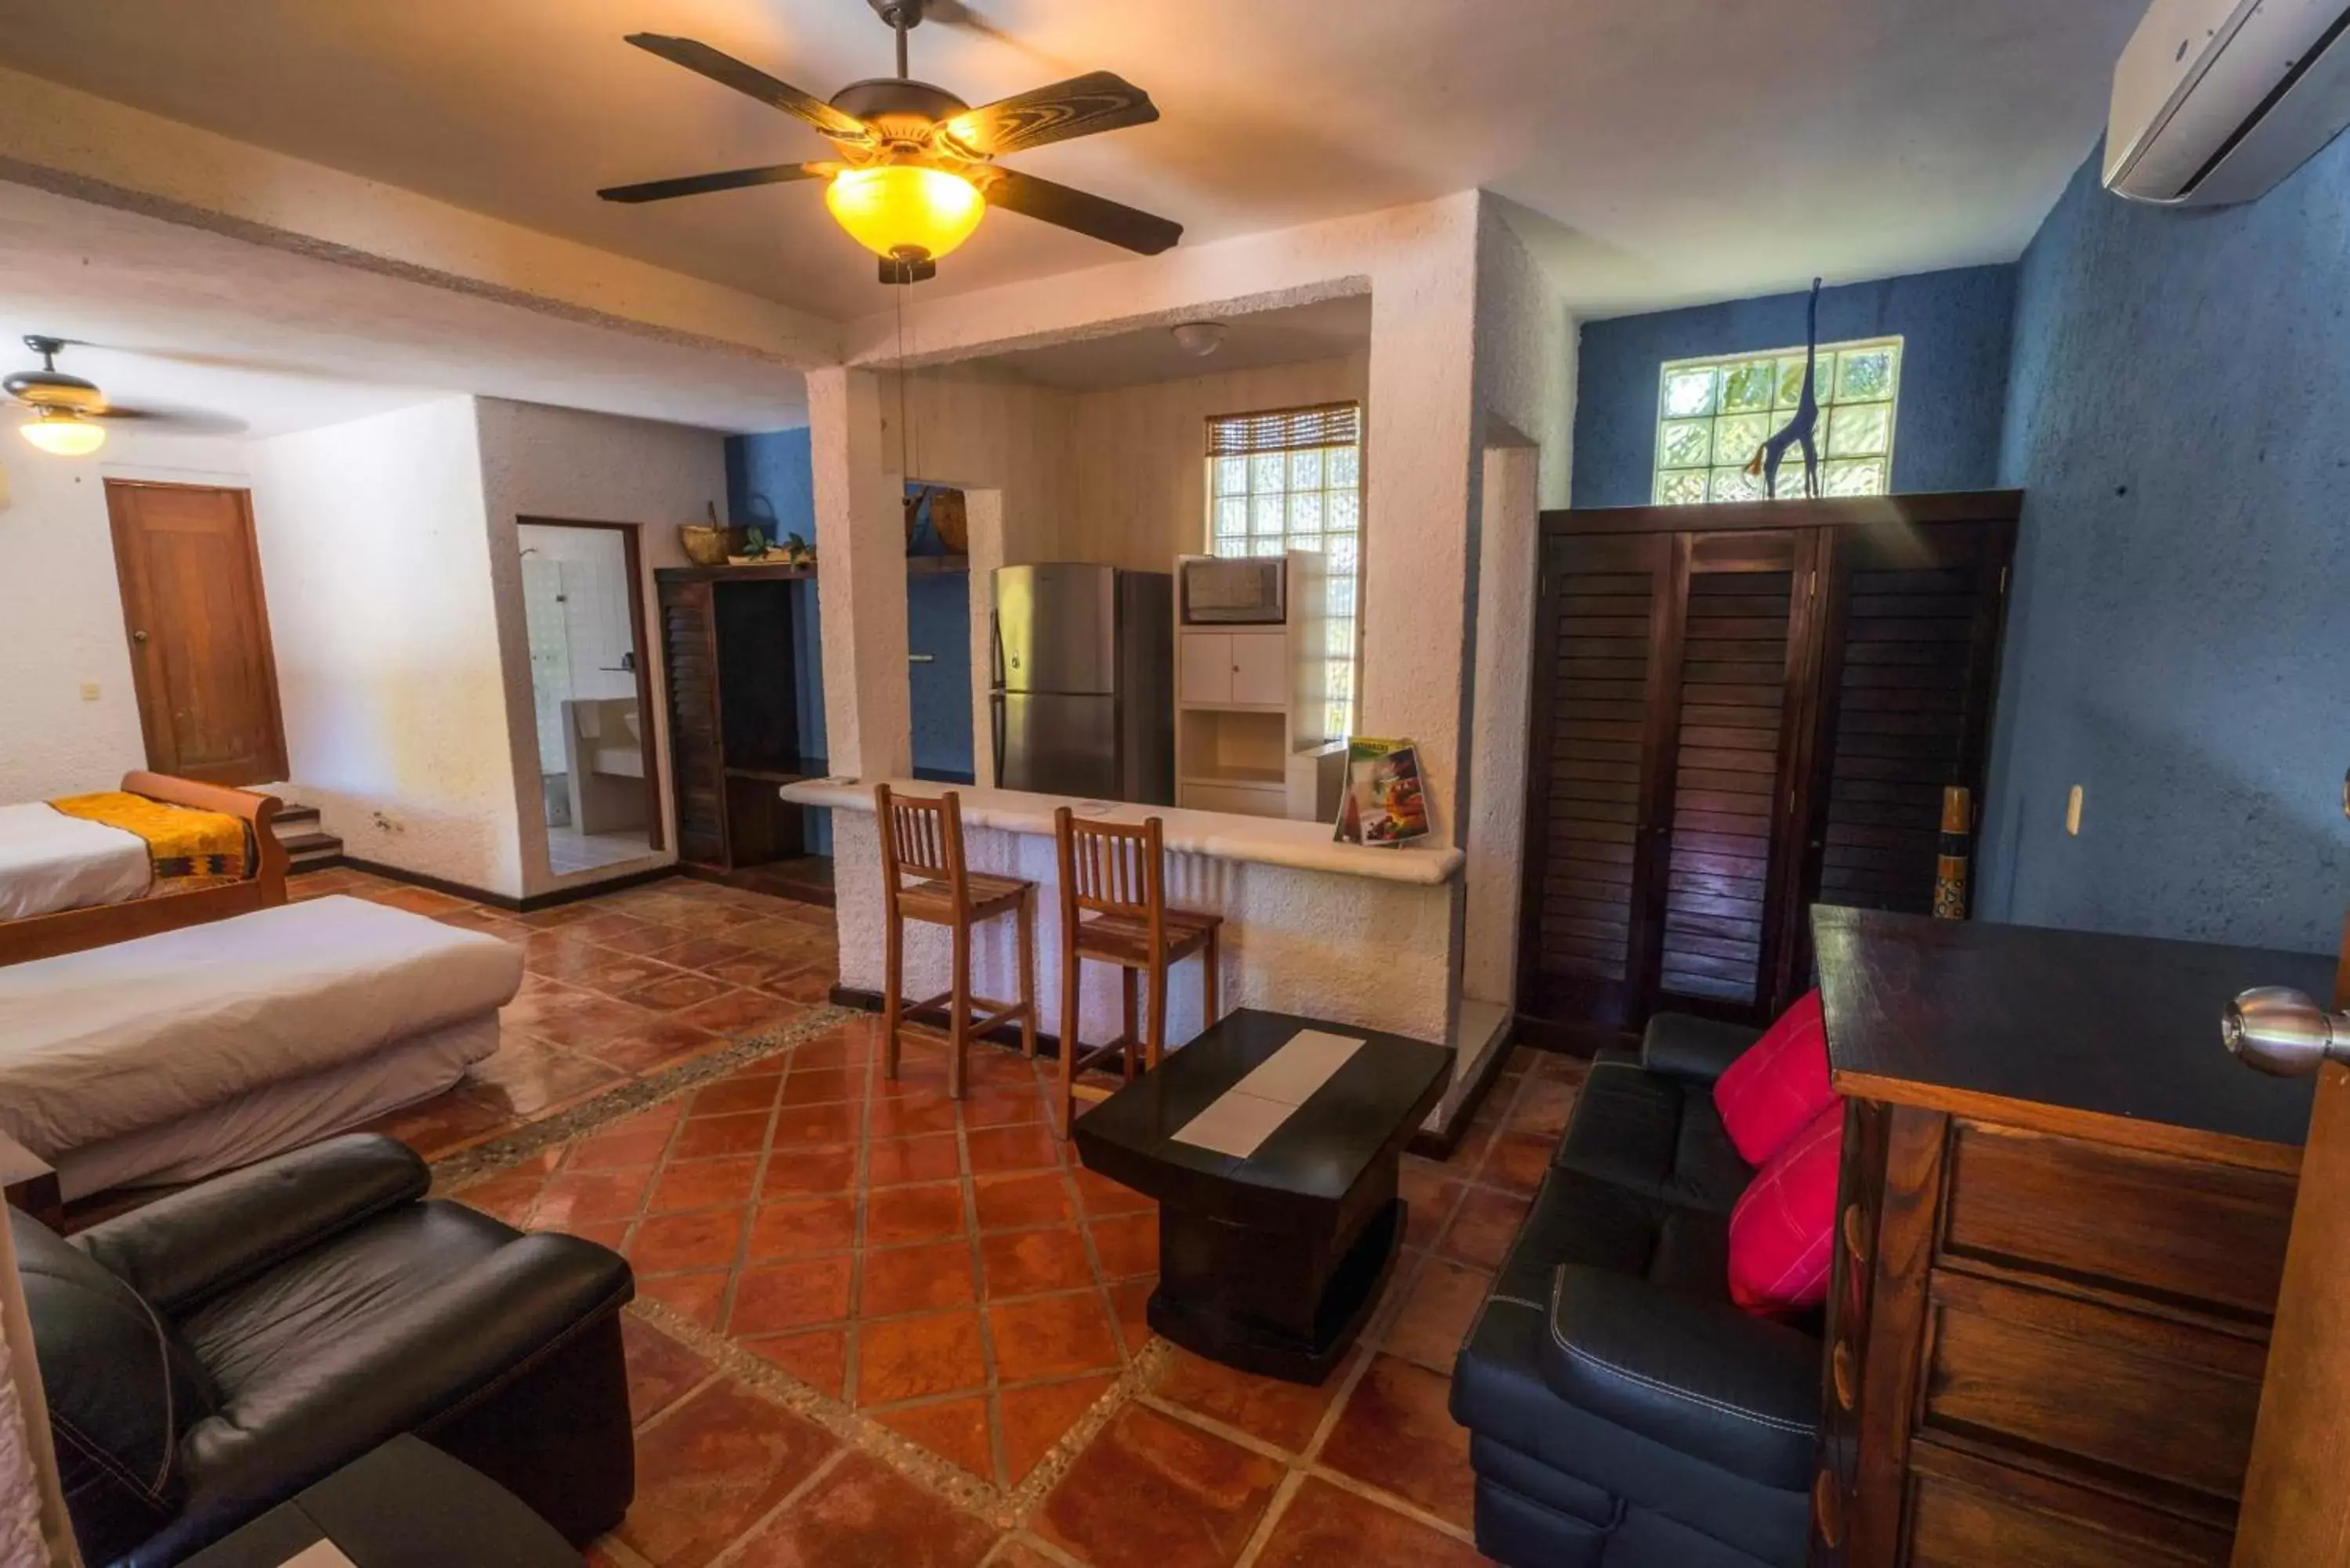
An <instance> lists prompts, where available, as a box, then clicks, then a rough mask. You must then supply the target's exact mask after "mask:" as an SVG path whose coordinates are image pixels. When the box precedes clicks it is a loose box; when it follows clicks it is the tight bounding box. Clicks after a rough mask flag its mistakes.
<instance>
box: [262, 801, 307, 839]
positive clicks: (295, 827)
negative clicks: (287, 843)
mask: <svg viewBox="0 0 2350 1568" xmlns="http://www.w3.org/2000/svg"><path fill="white" fill-rule="evenodd" d="M269 825H270V826H271V827H272V828H273V829H274V830H276V834H277V836H278V837H279V838H280V839H288V838H299V837H300V836H302V835H304V834H306V833H312V832H316V831H317V826H318V808H317V806H315V805H282V806H279V807H278V808H277V815H276V816H273V817H271V818H270V819H269Z"/></svg>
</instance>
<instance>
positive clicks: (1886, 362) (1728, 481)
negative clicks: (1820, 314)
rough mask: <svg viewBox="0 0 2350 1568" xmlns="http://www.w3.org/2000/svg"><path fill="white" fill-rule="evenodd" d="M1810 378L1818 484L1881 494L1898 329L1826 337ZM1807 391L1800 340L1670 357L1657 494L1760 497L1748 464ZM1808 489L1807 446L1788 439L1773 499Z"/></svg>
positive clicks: (1661, 393)
mask: <svg viewBox="0 0 2350 1568" xmlns="http://www.w3.org/2000/svg"><path fill="white" fill-rule="evenodd" d="M1814 385H1815V386H1816V388H1817V389H1818V397H1819V402H1820V424H1819V430H1818V431H1817V432H1816V433H1815V434H1814V438H1813V444H1814V446H1816V447H1817V448H1818V450H1819V454H1820V493H1822V494H1823V495H1882V494H1884V493H1886V492H1887V491H1888V490H1890V489H1891V488H1892V487H1893V413H1894V405H1895V403H1896V402H1897V401H1898V397H1899V394H1900V390H1901V339H1900V338H1898V337H1877V338H1871V339H1868V340H1867V341H1865V342H1858V343H1823V344H1822V345H1820V355H1819V369H1818V373H1817V375H1816V377H1815V378H1814ZM1803 395H1804V351H1803V349H1802V348H1782V349H1779V350H1778V351H1776V352H1775V353H1770V354H1753V355H1747V356H1742V357H1740V358H1731V359H1676V360H1674V361H1672V362H1671V363H1669V364H1668V365H1667V366H1666V367H1665V368H1664V373H1663V375H1662V377H1661V378H1660V379H1659V387H1658V391H1657V479H1656V490H1655V499H1656V501H1657V502H1658V504H1660V505H1668V506H1679V505H1693V504H1697V503H1700V502H1706V501H1760V500H1762V499H1763V478H1762V475H1760V474H1749V473H1748V472H1746V465H1747V464H1748V463H1750V462H1753V461H1754V453H1755V451H1756V449H1757V448H1759V447H1761V446H1762V444H1763V442H1764V441H1768V440H1769V439H1770V438H1771V437H1772V436H1773V435H1775V434H1777V433H1778V431H1780V430H1781V429H1782V428H1783V427H1784V426H1785V424H1786V422H1787V421H1788V420H1789V419H1790V418H1792V417H1793V416H1794V411H1795V404H1796V402H1797V401H1798V400H1800V399H1801V398H1802V397H1803ZM1803 493H1804V454H1803V449H1802V448H1800V447H1791V448H1789V449H1788V452H1787V455H1786V458H1785V459H1784V461H1783V462H1781V463H1780V465H1779V493H1778V496H1777V499H1779V500H1786V499H1788V498H1790V497H1800V496H1801V495H1802V494H1803Z"/></svg>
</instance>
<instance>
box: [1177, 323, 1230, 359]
mask: <svg viewBox="0 0 2350 1568" xmlns="http://www.w3.org/2000/svg"><path fill="white" fill-rule="evenodd" d="M1167 330H1168V331H1169V333H1170V334H1171V335H1172V336H1173V337H1174V339H1175V347H1177V348H1180V349H1181V350H1183V352H1184V353H1186V354H1191V355H1194V356H1196V357H1197V358H1201V359H1204V358H1207V357H1208V356H1209V355H1211V354H1212V353H1214V352H1215V351H1216V350H1217V349H1219V348H1222V347H1223V346H1224V334H1225V333H1227V332H1229V331H1230V330H1232V329H1231V328H1230V327H1226V326H1225V325H1224V324H1223V323H1222V322H1221V321H1185V322H1180V323H1178V324H1177V325H1176V326H1173V327H1169V328H1168V329H1167Z"/></svg>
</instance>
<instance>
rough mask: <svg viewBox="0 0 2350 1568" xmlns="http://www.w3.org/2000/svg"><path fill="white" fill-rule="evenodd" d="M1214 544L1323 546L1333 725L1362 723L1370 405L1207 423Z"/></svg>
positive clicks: (1273, 552)
mask: <svg viewBox="0 0 2350 1568" xmlns="http://www.w3.org/2000/svg"><path fill="white" fill-rule="evenodd" d="M1207 490H1208V552H1209V554H1211V555H1215V556H1278V555H1280V554H1282V553H1283V552H1284V551H1287V550H1319V551H1320V552H1322V554H1323V556H1324V557H1325V563H1324V565H1325V568H1326V577H1327V581H1328V586H1329V590H1330V616H1329V619H1328V621H1327V622H1326V631H1325V633H1324V635H1325V636H1326V638H1327V639H1328V640H1327V642H1326V645H1325V648H1324V655H1325V657H1326V659H1327V660H1328V681H1327V684H1326V691H1327V693H1328V701H1329V709H1328V711H1327V713H1326V715H1325V722H1326V725H1327V726H1328V728H1327V729H1326V733H1327V734H1329V735H1332V736H1339V735H1347V734H1351V733H1353V732H1354V722H1355V669H1356V663H1355V634H1356V627H1357V611H1356V604H1357V590H1358V588H1359V587H1360V566H1361V559H1362V556H1361V547H1360V541H1361V538H1362V524H1363V436H1362V408H1361V405H1359V404H1357V403H1327V404H1324V405H1322V406H1321V407H1319V408H1311V409H1281V410H1272V411H1268V412H1262V413H1252V414H1219V415H1216V416H1214V417H1212V418H1211V419H1210V420H1209V421H1208V485H1207Z"/></svg>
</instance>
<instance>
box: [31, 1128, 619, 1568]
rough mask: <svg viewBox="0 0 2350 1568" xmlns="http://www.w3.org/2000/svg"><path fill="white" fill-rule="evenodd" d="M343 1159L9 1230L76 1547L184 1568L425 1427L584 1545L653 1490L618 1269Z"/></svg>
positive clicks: (372, 1147) (245, 1173)
mask: <svg viewBox="0 0 2350 1568" xmlns="http://www.w3.org/2000/svg"><path fill="white" fill-rule="evenodd" d="M430 1181H431V1177H430V1174H429V1172H428V1171H427V1170H426V1168H425V1166H424V1163H423V1162H422V1161H421V1160H420V1159H418V1158H416V1156H415V1155H413V1154H411V1152H409V1150H408V1149H407V1148H405V1147H402V1146H401V1145H400V1144H398V1143H395V1142H393V1141H392V1140H391V1139H390V1138H385V1137H372V1136H367V1135H358V1136H353V1137H340V1138H335V1139H331V1140H329V1141H328V1142H325V1143H321V1144H317V1145H314V1146H312V1147H308V1148H306V1149H300V1150H296V1152H294V1153H291V1154H286V1155H281V1156H279V1157H278V1158H275V1159H269V1160H265V1161H263V1162H262V1163H260V1164H258V1165H255V1166H252V1167H249V1168H245V1169H244V1170H239V1171H235V1172H233V1173H231V1174H229V1175H227V1176H224V1177H220V1178H218V1179H214V1180H212V1181H208V1182H205V1183H203V1185H201V1186H198V1187H193V1188H190V1189H186V1190H184V1191H182V1192H178V1193H174V1194H172V1195H171V1196H169V1197H166V1198H163V1199H159V1200H158V1201H156V1202H154V1203H152V1204H150V1205H148V1206H147V1207H146V1208H143V1209H140V1210H136V1211H134V1212H132V1213H130V1214H126V1215H123V1216H122V1217H120V1218H119V1219H114V1220H107V1221H105V1222H103V1223H101V1224H99V1225H94V1226H92V1227H91V1228H89V1229H88V1230H87V1231H82V1232H81V1233H80V1234H78V1235H77V1236H75V1237H74V1238H73V1239H72V1240H71V1241H64V1240H60V1239H59V1238H58V1237H57V1234H56V1233H55V1232H53V1231H50V1230H48V1229H47V1227H45V1226H43V1225H42V1224H41V1223H39V1222H38V1221H37V1220H33V1219H31V1218H30V1217H28V1216H26V1215H24V1214H19V1213H16V1212H14V1211H12V1212H11V1213H10V1215H9V1222H10V1224H11V1226H12V1228H13V1231H14V1235H15V1238H16V1252H17V1261H18V1264H19V1266H20V1269H21V1272H22V1273H23V1276H24V1282H25V1295H26V1305H27V1307H28V1308H29V1310H30V1313H31V1318H32V1328H33V1341H34V1345H35V1348H36V1355H37V1358H38V1361H39V1364H40V1371H41V1381H42V1384H43V1392H44V1394H45V1395H46V1397H47V1405H48V1410H49V1418H50V1426H51V1429H52V1431H53V1433H54V1436H55V1438H56V1447H57V1465H58V1469H59V1470H60V1472H61V1473H62V1476H63V1478H64V1483H65V1490H66V1502H67V1507H68V1511H69V1512H70V1513H71V1514H72V1516H73V1524H74V1533H75V1535H76V1537H77V1538H78V1541H79V1542H80V1546H81V1552H82V1557H83V1559H84V1561H85V1562H87V1563H88V1564H89V1565H90V1568H99V1565H100V1564H109V1563H111V1564H117V1565H120V1568H161V1565H163V1564H168V1563H177V1562H179V1561H180V1560H181V1559H182V1558H183V1557H187V1556H189V1555H192V1553H193V1552H196V1551H197V1550H198V1549H200V1548H201V1547H203V1545H205V1544H206V1543H207V1542H211V1541H213V1540H215V1539H217V1538H218V1537H220V1536H222V1535H224V1534H226V1533H228V1532H230V1531H232V1530H234V1529H235V1528H236V1527H237V1526H239V1525H241V1524H243V1523H244V1522H245V1521H247V1520H249V1519H252V1518H255V1516H257V1515H259V1514H261V1513H263V1512H265V1511H267V1510H268V1509H270V1508H271V1507H273V1506H274V1505H276V1503H278V1502H281V1501H284V1500H286V1498H289V1497H291V1496H293V1495H294V1494H295V1493H296V1492H298V1491H300V1490H302V1489H303V1488H305V1487H307V1486H308V1485H310V1484H311V1483H312V1482H314V1481H317V1480H320V1479H321V1478H322V1477H325V1476H327V1475H328V1474H331V1473H332V1472H333V1471H335V1470H337V1469H340V1468H341V1467H342V1466H343V1465H345V1464H347V1463H348V1462H350V1461H351V1460H353V1459H358V1458H359V1456H360V1455H362V1454H364V1453H366V1452H368V1451H369V1449H373V1448H374V1447H376V1446H377V1445H378V1444H380V1443H381V1442H384V1441H385V1440H387V1439H389V1438H392V1437H395V1436H397V1435H399V1434H400V1433H402V1432H411V1433H414V1434H415V1435H417V1436H418V1437H420V1438H424V1439H425V1440H426V1441H428V1442H431V1443H432V1444H433V1445H434V1446H435V1447H438V1448H441V1449H445V1450H446V1451H448V1452H449V1453H451V1454H452V1455H454V1456H455V1457H457V1458H458V1459H463V1460H464V1461H465V1462H466V1463H468V1464H470V1465H472V1466H473V1468H475V1469H478V1470H481V1471H482V1472H483V1473H484V1474H485V1475H487V1476H489V1477H490V1478H491V1479H492V1480H495V1481H497V1482H499V1483H500V1484H501V1485H503V1486H504V1487H505V1488H506V1490H509V1491H511V1492H513V1493H514V1494H515V1496H517V1497H519V1498H520V1499H521V1500H522V1501H524V1502H525V1503H527V1504H528V1505H529V1506H530V1507H531V1508H532V1509H533V1510H534V1511H536V1512H537V1513H538V1514H539V1515H540V1516H541V1517H543V1518H545V1519H546V1521H548V1522H549V1523H550V1524H552V1525H554V1526H555V1527H556V1529H557V1530H559V1531H561V1532H563V1533H564V1534H565V1535H566V1536H567V1537H568V1538H569V1539H570V1540H572V1541H573V1542H576V1543H580V1544H584V1543H585V1542H587V1541H589V1540H590V1539H592V1538H594V1537H595V1536H597V1535H598V1534H600V1533H602V1532H604V1531H606V1530H608V1529H609V1528H610V1527H611V1526H612V1525H614V1524H616V1523H618V1522H619V1519H620V1516H621V1514H622V1513H624V1512H626V1511H627V1510H628V1506H629V1498H630V1495H631V1493H632V1492H633V1490H634V1489H635V1455H634V1451H633V1449H632V1448H631V1445H630V1440H629V1391H628V1378H627V1374H626V1371H625V1369H624V1367H623V1365H622V1361H621V1352H620V1327H619V1309H620V1308H621V1306H622V1305H623V1304H625V1303H627V1302H628V1300H629V1297H630V1295H631V1294H633V1293H634V1290H635V1285H634V1282H633V1281H632V1279H631V1278H630V1276H629V1266H628V1264H627V1263H626V1262H623V1261H622V1260H621V1259H620V1258H619V1256H618V1255H616V1254H615V1253H613V1252H611V1251H608V1250H606V1249H605V1248H602V1247H598V1246H596V1245H594V1244H593V1243H591V1242H587V1241H580V1240H578V1239H577V1238H575V1237H570V1236H556V1235H530V1236H525V1235H523V1234H522V1233H520V1232H519V1231H515V1230H514V1229H513V1228H511V1227H510V1226H506V1225H503V1224H501V1223H499V1222H498V1221H497V1220H492V1219H489V1218H488V1217H486V1216H484V1215H481V1214H477V1213H475V1212H473V1210H470V1209H465V1208H463V1207H461V1206H459V1205H457V1204H453V1203H443V1202H426V1201H424V1200H423V1199H424V1193H425V1189H426V1188H427V1187H428V1186H429V1185H430Z"/></svg>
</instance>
